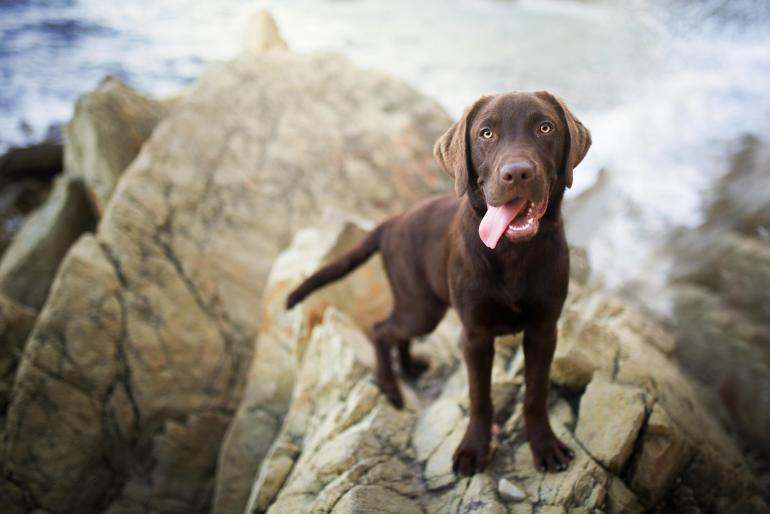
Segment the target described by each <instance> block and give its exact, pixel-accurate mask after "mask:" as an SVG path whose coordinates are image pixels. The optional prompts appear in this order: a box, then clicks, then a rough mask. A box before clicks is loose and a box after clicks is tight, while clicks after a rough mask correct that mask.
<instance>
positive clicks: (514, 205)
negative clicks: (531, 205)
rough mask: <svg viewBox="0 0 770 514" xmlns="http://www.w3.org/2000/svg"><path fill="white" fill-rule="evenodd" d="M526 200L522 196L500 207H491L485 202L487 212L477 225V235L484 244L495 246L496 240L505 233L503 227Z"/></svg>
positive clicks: (521, 207) (522, 206)
mask: <svg viewBox="0 0 770 514" xmlns="http://www.w3.org/2000/svg"><path fill="white" fill-rule="evenodd" d="M526 203H527V201H526V200H525V199H524V198H517V199H516V200H513V201H512V202H508V203H507V204H505V205H501V206H500V207H492V206H491V205H489V204H487V213H486V214H485V215H484V218H483V219H482V220H481V224H480V225H479V236H480V237H481V240H482V241H484V244H485V245H487V246H488V247H489V248H494V247H495V246H497V242H498V241H500V238H501V237H503V234H505V229H507V228H508V225H509V224H510V223H511V221H513V218H515V217H516V216H517V215H518V214H519V213H520V212H521V210H522V209H523V208H524V205H525V204H526Z"/></svg>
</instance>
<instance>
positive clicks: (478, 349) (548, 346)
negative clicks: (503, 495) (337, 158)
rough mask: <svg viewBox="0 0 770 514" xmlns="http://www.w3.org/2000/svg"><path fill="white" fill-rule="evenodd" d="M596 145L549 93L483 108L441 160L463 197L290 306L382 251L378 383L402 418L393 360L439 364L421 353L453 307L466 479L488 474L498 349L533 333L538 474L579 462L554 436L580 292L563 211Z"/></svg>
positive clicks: (529, 399)
mask: <svg viewBox="0 0 770 514" xmlns="http://www.w3.org/2000/svg"><path fill="white" fill-rule="evenodd" d="M590 145H591V136H590V133H589V131H588V130H587V129H586V128H585V127H584V126H583V125H582V124H581V123H580V121H579V120H578V119H577V118H576V117H575V116H574V115H573V114H572V113H571V112H570V110H569V109H567V107H566V106H565V105H564V103H563V102H562V100H561V99H559V98H557V97H554V96H553V95H551V94H550V93H547V92H544V91H539V92H534V93H528V92H514V93H507V94H502V95H496V96H485V97H482V98H480V99H479V100H477V101H476V102H475V103H474V104H473V105H471V106H470V107H469V108H468V109H466V111H465V113H464V114H463V116H462V117H461V118H460V120H459V121H457V122H456V123H455V124H454V125H452V126H451V127H450V128H449V130H447V132H446V133H445V134H444V135H443V136H441V138H440V139H439V140H438V141H437V142H436V146H435V148H434V153H435V155H436V158H437V159H438V161H439V163H440V164H441V166H442V167H443V168H444V169H445V170H446V171H447V173H449V175H451V176H452V177H453V178H454V181H455V191H456V193H457V195H456V196H455V195H453V194H451V193H450V194H445V195H441V196H436V197H433V198H429V199H427V200H425V201H423V202H422V203H420V204H418V205H417V206H415V207H413V208H412V209H411V210H409V211H407V212H405V213H403V214H401V215H399V216H396V217H394V218H391V219H388V220H387V221H385V222H384V223H382V224H381V225H379V226H378V227H377V228H375V229H374V230H373V231H372V232H371V233H369V234H368V236H367V237H366V238H365V239H364V240H363V241H362V242H361V243H360V244H359V245H358V246H357V247H355V248H354V249H352V250H351V251H350V252H348V253H347V254H345V255H343V256H342V257H341V258H339V259H338V260H336V261H335V262H332V263H331V264H329V265H328V266H325V267H324V268H322V269H320V270H318V271H317V272H316V273H314V274H313V275H312V276H310V277H309V278H308V279H307V280H306V281H305V282H303V283H302V284H301V285H300V286H299V287H298V288H297V289H295V290H294V291H293V292H292V293H291V294H290V295H289V298H288V300H287V307H288V308H291V307H292V306H294V305H295V304H296V303H297V302H300V301H301V300H302V299H303V298H305V297H306V296H307V295H308V294H310V293H311V292H312V291H314V290H315V289H318V288H319V287H322V286H324V285H326V284H328V283H330V282H332V281H334V280H337V279H339V278H340V277H342V276H343V275H345V274H347V273H348V272H350V271H351V270H353V269H354V268H356V267H357V266H359V265H360V264H361V263H363V262H364V261H365V260H366V259H367V258H369V256H371V255H372V254H373V253H375V252H376V251H378V250H379V251H380V253H381V254H382V258H383V261H384V265H385V269H386V271H387V275H388V279H389V281H390V286H391V288H392V290H393V297H394V307H393V312H392V313H391V314H390V316H389V317H388V318H387V319H384V320H382V321H380V322H379V323H377V324H376V325H375V327H374V334H375V336H374V341H373V343H374V348H375V353H376V359H377V370H376V377H377V381H378V384H379V387H380V389H381V390H382V391H383V393H384V394H385V395H386V396H387V397H388V398H389V400H390V401H391V402H392V403H393V405H395V406H396V407H399V408H400V407H402V405H403V399H402V396H401V392H400V390H399V386H398V383H397V381H396V377H395V374H394V372H393V365H392V362H391V358H392V355H391V353H392V352H391V350H392V348H393V347H395V348H396V349H397V353H398V359H399V363H400V366H401V369H402V372H403V373H404V374H405V375H406V376H407V377H410V378H414V377H417V376H419V375H420V374H421V373H422V372H423V371H425V369H427V363H425V362H423V361H420V360H418V359H417V358H415V357H413V356H412V355H411V353H410V340H411V339H412V338H414V337H418V336H422V335H425V334H428V333H430V332H431V331H433V329H434V328H435V327H436V325H437V324H438V323H439V321H440V320H441V319H442V317H443V316H444V314H445V312H446V309H447V308H448V307H449V306H452V307H454V308H455V309H456V310H457V313H458V314H459V317H460V320H461V321H462V325H463V330H462V335H461V346H462V352H463V356H464V358H465V364H466V367H467V370H468V384H469V389H470V422H469V424H468V428H467V431H466V432H465V436H464V437H463V440H462V442H461V443H460V446H459V447H458V448H457V450H456V451H455V454H454V470H455V472H456V473H460V474H462V475H466V476H468V475H472V474H474V473H476V472H478V471H481V470H482V469H484V467H485V465H486V463H487V458H488V452H489V443H490V437H491V428H492V414H493V408H492V400H491V397H490V382H491V374H492V358H493V356H494V351H495V348H494V339H495V337H496V336H500V335H504V334H513V333H518V332H521V331H524V343H523V345H524V357H525V372H524V375H525V384H526V390H525V395H524V406H523V411H524V421H525V427H526V435H527V439H528V440H529V444H530V448H531V450H532V454H533V456H534V460H535V463H536V466H537V467H538V468H539V469H540V470H543V471H546V470H547V471H560V470H563V469H566V467H567V464H568V463H569V461H570V460H571V459H572V457H573V455H574V454H573V452H572V451H571V450H570V449H569V448H568V447H567V446H566V445H565V444H564V443H562V442H561V441H560V440H559V439H558V438H557V437H556V436H555V435H554V433H553V430H551V424H550V422H549V420H548V411H547V405H546V403H547V397H548V384H549V374H550V366H551V360H552V358H553V352H554V348H555V347H556V322H557V320H558V318H559V315H560V314H561V310H562V305H563V303H564V299H565V297H566V295H567V284H568V281H569V252H568V249H567V241H566V239H565V237H564V227H563V224H562V219H561V211H560V204H561V200H562V196H563V195H564V190H565V188H567V187H570V186H571V185H572V170H573V168H574V167H575V166H577V165H578V163H580V161H581V160H582V159H583V157H584V156H585V154H586V152H587V151H588V147H589V146H590Z"/></svg>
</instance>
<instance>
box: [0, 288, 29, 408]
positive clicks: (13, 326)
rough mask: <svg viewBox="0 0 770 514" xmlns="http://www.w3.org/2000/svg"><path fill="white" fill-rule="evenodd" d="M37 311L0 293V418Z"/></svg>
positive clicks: (5, 406) (6, 404) (6, 403)
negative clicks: (0, 342)
mask: <svg viewBox="0 0 770 514" xmlns="http://www.w3.org/2000/svg"><path fill="white" fill-rule="evenodd" d="M36 317H37V311H35V310H34V309H31V308H29V307H26V306H24V305H19V304H18V303H16V302H14V301H13V300H11V299H10V298H7V297H5V296H3V295H0V341H2V344H0V419H3V418H4V417H5V410H6V408H7V406H8V401H9V396H10V392H11V388H12V386H13V379H14V376H15V374H16V367H17V365H18V363H19V359H20V358H21V353H22V351H23V349H24V342H25V341H26V340H27V336H28V335H29V333H30V332H31V331H32V326H33V325H34V323H35V318H36Z"/></svg>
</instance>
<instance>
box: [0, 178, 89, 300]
mask: <svg viewBox="0 0 770 514" xmlns="http://www.w3.org/2000/svg"><path fill="white" fill-rule="evenodd" d="M95 225H96V216H95V213H94V211H93V208H92V206H91V202H90V200H89V198H88V194H87V192H86V190H85V188H84V185H83V182H81V181H78V180H70V178H69V177H67V176H63V177H60V178H59V179H57V181H56V184H55V185H54V187H53V191H52V192H51V195H50V196H49V198H48V200H47V201H46V203H45V204H44V205H42V206H41V207H40V208H39V209H37V210H36V211H35V212H33V213H32V214H31V215H30V216H29V217H28V218H27V220H26V221H25V223H24V225H23V227H22V228H21V230H19V232H18V233H17V234H16V237H15V238H14V239H13V241H12V242H11V244H10V246H9V247H8V248H7V249H6V251H5V253H4V254H3V258H2V260H1V261H0V292H2V294H5V295H6V296H8V297H9V298H12V299H13V300H14V301H16V302H18V303H20V304H22V305H26V306H28V307H31V308H33V309H35V310H37V309H40V308H41V307H42V306H43V303H44V302H45V299H46V298H47V297H48V290H49V288H50V287H51V282H52V281H53V278H54V276H55V275H56V270H57V269H58V268H59V263H60V262H61V260H62V258H63V257H64V255H65V254H66V253H67V250H68V249H69V247H70V246H71V245H72V244H73V243H74V242H75V240H76V239H77V238H78V237H80V235H81V234H82V233H83V232H85V231H87V230H93V228H94V226H95Z"/></svg>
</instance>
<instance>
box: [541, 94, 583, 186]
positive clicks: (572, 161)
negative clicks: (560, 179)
mask: <svg viewBox="0 0 770 514" xmlns="http://www.w3.org/2000/svg"><path fill="white" fill-rule="evenodd" d="M541 93H542V94H543V95H544V96H546V97H547V98H548V100H549V101H550V102H551V103H552V104H553V105H554V107H556V110H557V111H558V112H559V116H560V117H561V121H562V123H563V124H564V126H565V127H567V134H566V137H565V138H564V159H563V163H564V178H565V181H566V184H567V187H572V170H573V169H575V167H576V166H577V165H578V164H580V161H582V160H583V157H585V156H586V153H588V149H589V148H590V147H591V132H590V131H589V130H588V129H587V128H585V126H583V124H582V123H581V122H580V120H579V119H578V118H577V116H575V115H574V114H572V111H570V110H569V108H568V107H567V104H565V103H564V100H563V99H562V98H561V97H558V96H556V95H552V94H551V93H549V92H547V91H542V92H541Z"/></svg>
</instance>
